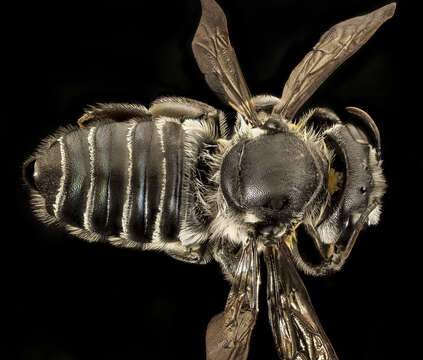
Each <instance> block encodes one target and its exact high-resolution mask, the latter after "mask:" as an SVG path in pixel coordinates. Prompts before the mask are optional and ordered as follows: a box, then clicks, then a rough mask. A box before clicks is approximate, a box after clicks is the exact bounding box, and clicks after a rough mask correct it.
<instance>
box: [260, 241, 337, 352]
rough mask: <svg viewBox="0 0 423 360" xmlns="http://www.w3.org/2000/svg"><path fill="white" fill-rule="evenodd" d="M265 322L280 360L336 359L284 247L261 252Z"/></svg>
mask: <svg viewBox="0 0 423 360" xmlns="http://www.w3.org/2000/svg"><path fill="white" fill-rule="evenodd" d="M264 258H265V261H266V267H267V292H268V293H267V298H268V308H269V320H270V324H271V327H272V332H273V337H274V340H275V344H276V348H277V350H278V353H279V357H280V358H281V359H284V360H338V357H337V356H336V354H335V351H334V349H333V347H332V345H331V343H330V342H329V339H328V338H327V336H326V334H325V332H324V331H323V328H322V325H320V322H319V319H318V318H317V315H316V313H315V311H314V309H313V305H312V304H311V301H310V297H309V296H308V293H307V290H306V288H305V286H304V284H303V282H302V280H301V278H300V276H299V274H298V272H297V270H296V268H295V264H294V263H293V261H292V258H291V253H290V251H289V249H288V248H287V246H286V244H285V243H284V242H282V243H281V244H279V245H273V246H268V247H266V248H265V250H264Z"/></svg>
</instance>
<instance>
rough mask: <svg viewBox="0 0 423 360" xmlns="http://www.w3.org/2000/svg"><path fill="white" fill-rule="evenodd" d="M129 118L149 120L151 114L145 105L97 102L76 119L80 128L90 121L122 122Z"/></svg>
mask: <svg viewBox="0 0 423 360" xmlns="http://www.w3.org/2000/svg"><path fill="white" fill-rule="evenodd" d="M130 119H137V120H138V121H149V120H151V114H150V112H149V111H148V109H147V108H146V107H145V106H142V105H136V104H126V103H110V104H97V105H96V106H92V107H90V108H88V109H86V110H85V112H84V114H83V115H82V116H81V117H80V118H79V119H78V121H77V123H78V125H79V127H80V128H83V127H86V126H87V125H89V122H91V121H97V120H103V121H114V122H123V121H128V120H130Z"/></svg>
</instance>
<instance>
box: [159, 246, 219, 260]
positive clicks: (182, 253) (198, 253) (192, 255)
mask: <svg viewBox="0 0 423 360" xmlns="http://www.w3.org/2000/svg"><path fill="white" fill-rule="evenodd" d="M164 251H165V252H166V253H167V254H168V255H169V256H171V257H173V258H174V259H176V260H179V261H183V262H187V263H191V264H206V263H208V262H209V261H210V259H211V256H210V253H209V249H208V247H207V244H201V245H199V246H196V247H186V246H184V245H182V244H180V246H174V247H172V248H167V249H166V248H165V249H164Z"/></svg>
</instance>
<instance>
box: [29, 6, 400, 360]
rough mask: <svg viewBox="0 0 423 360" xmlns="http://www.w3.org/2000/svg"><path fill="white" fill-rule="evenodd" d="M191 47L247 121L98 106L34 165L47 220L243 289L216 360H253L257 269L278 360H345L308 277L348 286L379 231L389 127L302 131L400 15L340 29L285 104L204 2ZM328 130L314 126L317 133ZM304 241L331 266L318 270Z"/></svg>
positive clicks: (194, 109) (175, 101)
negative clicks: (215, 269)
mask: <svg viewBox="0 0 423 360" xmlns="http://www.w3.org/2000/svg"><path fill="white" fill-rule="evenodd" d="M201 5H202V16H201V20H200V23H199V26H198V29H197V31H196V34H195V36H194V39H193V42H192V49H193V53H194V56H195V59H196V61H197V64H198V66H199V68H200V70H201V72H202V73H203V74H204V76H205V79H206V82H207V84H208V85H209V87H210V88H211V90H212V91H213V92H214V93H215V94H216V95H218V96H219V98H221V100H222V101H223V102H224V103H225V104H227V105H229V106H230V107H232V108H233V109H234V110H235V111H236V112H237V115H236V121H235V125H234V126H233V128H232V129H231V127H230V126H229V125H228V121H227V119H226V116H225V114H224V113H223V112H222V111H221V110H218V109H215V108H214V107H212V106H210V105H207V104H205V103H203V102H200V101H197V100H192V99H187V98H182V97H162V98H159V99H157V100H155V101H153V103H152V104H151V105H150V107H149V108H146V107H144V106H141V105H134V104H123V103H119V104H113V103H112V104H98V105H96V106H93V107H91V108H89V109H87V110H86V111H85V113H84V114H83V115H82V117H80V118H79V119H78V121H77V124H78V126H70V127H65V128H62V129H59V130H58V131H57V132H56V133H55V134H53V135H51V136H49V137H47V138H46V139H45V140H43V141H42V143H41V145H40V146H39V148H38V149H37V150H36V151H35V153H34V154H33V155H31V156H30V157H29V158H28V159H27V160H26V161H25V163H24V165H23V176H24V179H25V182H26V184H27V185H28V187H29V189H30V197H31V203H32V206H33V209H34V213H35V215H36V216H37V217H38V218H39V219H40V220H41V221H42V222H44V223H46V224H56V225H58V226H59V227H63V228H64V229H66V230H67V231H68V232H70V233H71V234H73V235H75V236H77V237H80V238H82V239H85V240H87V241H90V242H99V241H103V242H108V243H110V244H112V245H116V246H121V247H128V248H135V249H140V250H153V251H162V252H164V253H166V254H168V255H169V256H171V257H173V258H176V259H178V260H181V261H184V262H188V263H196V264H206V263H208V262H210V261H212V260H213V261H216V262H218V263H219V264H220V266H221V268H222V272H223V274H224V276H225V278H226V279H227V280H228V281H229V282H230V283H231V290H230V292H229V295H228V299H227V303H226V306H225V309H224V311H223V312H222V313H220V314H218V315H216V316H215V317H213V318H212V319H211V320H210V322H209V325H208V328H207V332H206V353H207V359H209V360H217V359H219V360H223V359H246V358H247V356H248V352H249V344H250V339H251V336H252V332H253V329H254V326H255V322H256V319H257V315H258V311H259V308H258V294H259V287H260V282H261V280H260V261H261V259H263V260H264V262H265V266H266V273H267V299H268V310H269V321H270V324H271V327H272V332H273V337H274V342H275V345H276V349H277V351H278V354H279V356H280V358H281V359H293V360H294V359H310V360H314V359H330V360H334V359H337V355H336V353H335V350H334V349H333V346H332V344H331V342H330V341H329V339H328V337H327V335H326V334H325V332H324V330H323V328H322V326H321V324H320V322H319V320H318V317H317V315H316V312H315V310H314V308H313V306H312V303H311V300H310V298H309V296H308V293H307V290H306V288H305V286H304V284H303V282H302V280H301V278H300V275H299V273H298V270H301V271H303V272H304V273H305V274H309V275H314V276H324V275H327V274H330V273H332V272H336V271H339V270H340V269H341V268H342V266H343V265H344V264H345V261H346V260H347V258H348V257H349V255H350V253H351V250H352V248H353V247H354V245H355V242H356V240H357V237H358V235H359V233H360V231H361V230H362V229H363V228H364V227H365V226H368V225H375V224H377V223H378V221H379V217H380V213H381V206H382V205H381V201H382V197H383V195H384V192H385V189H386V181H385V178H384V176H383V170H382V159H381V139H380V134H379V130H378V128H377V125H376V124H375V122H374V121H373V119H372V118H371V117H370V115H368V114H367V113H366V112H365V111H363V110H361V109H358V108H355V107H348V108H346V110H347V112H349V113H350V114H351V116H352V117H354V118H355V121H354V122H352V121H341V119H340V118H339V117H338V115H337V114H335V112H333V111H332V110H330V109H327V108H314V109H311V110H310V111H308V112H306V113H305V115H303V116H300V117H299V118H297V117H296V115H297V112H298V110H299V109H300V108H301V106H302V105H303V104H304V103H305V102H306V101H307V99H308V98H309V97H310V96H311V95H312V94H313V93H314V91H315V90H316V89H317V88H318V87H319V86H320V84H321V83H322V82H323V81H324V80H325V79H326V78H327V77H328V76H329V75H330V74H331V73H332V72H333V71H334V70H335V69H336V68H337V67H338V66H339V65H341V64H342V63H343V62H344V61H345V60H346V59H347V58H349V57H350V56H351V55H352V54H353V53H355V52H356V51H357V50H358V49H359V48H360V47H361V46H362V45H363V44H364V43H366V42H367V40H368V39H369V38H370V37H371V36H372V35H373V34H374V33H375V32H376V30H377V29H378V28H379V27H380V26H381V25H382V24H383V23H384V22H385V21H386V20H388V19H389V18H391V17H392V16H393V14H394V11H395V3H391V4H389V5H386V6H384V7H382V8H380V9H378V10H375V11H373V12H371V13H369V14H367V15H363V16H359V17H355V18H352V19H349V20H346V21H344V22H341V23H339V24H337V25H335V26H333V27H331V28H330V29H329V30H328V31H327V32H326V33H324V34H323V36H322V37H321V38H320V40H319V42H318V43H317V44H316V45H315V46H314V47H313V49H312V50H311V51H310V52H309V53H307V54H306V56H305V57H304V58H303V60H302V61H301V62H300V63H299V64H298V65H297V67H296V68H295V69H294V70H293V71H292V73H291V74H290V76H289V78H288V80H287V82H286V83H285V86H284V88H283V91H282V95H281V97H280V98H277V97H274V96H271V95H259V96H252V95H251V93H250V91H249V89H248V86H247V83H246V81H245V79H244V77H243V74H242V72H241V69H240V66H239V63H238V60H237V57H236V54H235V51H234V49H233V48H232V46H231V43H230V40H229V35H228V27H227V22H226V17H225V14H224V13H223V11H222V9H221V8H220V7H219V5H218V4H217V3H216V2H215V1H214V0H201ZM316 119H317V120H316ZM300 228H302V229H303V230H304V232H305V233H306V234H307V235H308V236H309V237H311V239H312V241H313V243H314V245H315V247H316V249H317V250H318V253H319V255H320V258H321V261H320V263H318V264H315V263H310V262H308V261H307V259H306V258H305V257H304V256H303V255H304V254H303V253H302V252H301V250H300V247H299V246H298V244H299V239H298V238H297V231H298V230H299V229H300Z"/></svg>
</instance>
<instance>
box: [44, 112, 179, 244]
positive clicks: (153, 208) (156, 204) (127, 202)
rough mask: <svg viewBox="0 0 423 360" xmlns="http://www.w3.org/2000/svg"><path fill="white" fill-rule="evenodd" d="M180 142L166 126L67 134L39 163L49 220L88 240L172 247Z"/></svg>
mask: <svg viewBox="0 0 423 360" xmlns="http://www.w3.org/2000/svg"><path fill="white" fill-rule="evenodd" d="M183 142H184V132H183V129H182V126H181V124H180V123H179V122H177V121H176V120H174V119H171V118H161V119H158V120H157V121H152V120H151V119H150V120H140V119H137V118H133V119H131V120H129V121H125V122H101V121H98V122H96V123H94V125H92V126H89V127H85V128H82V129H76V128H75V129H72V130H68V131H65V132H64V133H63V134H62V135H61V136H59V137H58V138H57V140H56V141H54V142H53V143H52V144H51V145H50V147H49V149H48V151H45V152H44V153H45V155H44V156H41V157H39V159H38V164H37V166H38V175H37V176H38V177H39V178H43V179H46V178H48V181H45V180H43V181H42V182H40V183H39V187H40V192H41V193H42V195H44V198H45V209H46V211H47V213H48V214H49V215H50V216H52V217H54V218H55V219H60V221H61V222H63V223H65V224H67V226H68V228H70V229H71V230H73V231H74V232H78V231H79V234H78V235H80V236H82V237H84V238H88V239H89V240H98V239H99V238H100V237H105V238H109V239H111V240H113V239H117V238H119V239H121V240H122V241H124V240H127V241H131V242H135V243H138V244H143V243H151V242H153V241H162V242H176V241H177V240H178V232H179V229H180V220H181V219H180V215H181V205H182V202H181V192H182V183H183V166H184V154H183V149H184V147H183Z"/></svg>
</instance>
